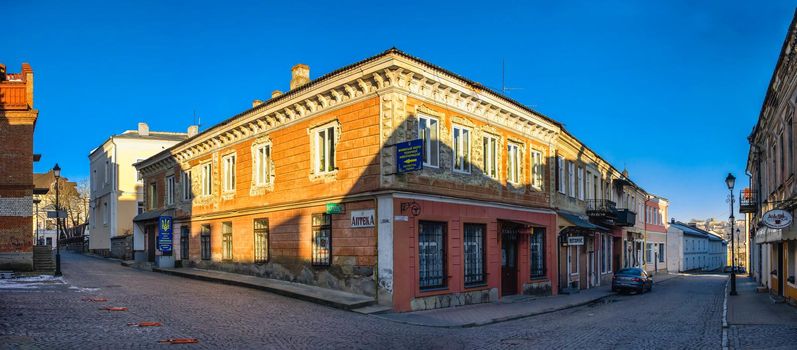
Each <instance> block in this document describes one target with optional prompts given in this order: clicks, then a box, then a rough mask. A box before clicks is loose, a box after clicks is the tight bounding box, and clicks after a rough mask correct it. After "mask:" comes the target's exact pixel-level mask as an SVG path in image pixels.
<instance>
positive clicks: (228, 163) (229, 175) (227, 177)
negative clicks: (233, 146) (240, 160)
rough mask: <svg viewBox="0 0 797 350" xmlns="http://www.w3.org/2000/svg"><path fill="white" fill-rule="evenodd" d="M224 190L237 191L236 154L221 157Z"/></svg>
mask: <svg viewBox="0 0 797 350" xmlns="http://www.w3.org/2000/svg"><path fill="white" fill-rule="evenodd" d="M221 164H222V166H221V169H222V187H221V189H222V191H223V192H235V154H234V153H233V154H228V155H226V156H223V157H221Z"/></svg>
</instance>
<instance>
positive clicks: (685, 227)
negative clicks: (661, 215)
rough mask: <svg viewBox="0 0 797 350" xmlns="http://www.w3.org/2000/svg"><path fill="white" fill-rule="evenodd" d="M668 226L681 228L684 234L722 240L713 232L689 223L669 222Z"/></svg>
mask: <svg viewBox="0 0 797 350" xmlns="http://www.w3.org/2000/svg"><path fill="white" fill-rule="evenodd" d="M670 227H675V228H677V229H679V230H681V231H682V232H683V233H684V234H685V235H687V234H688V235H690V236H695V237H700V238H707V239H709V240H711V241H723V239H722V238H720V237H718V236H717V235H716V234H713V233H711V232H708V231H704V230H701V229H699V228H697V227H692V226H689V224H685V223H683V222H680V221H676V222H671V223H670Z"/></svg>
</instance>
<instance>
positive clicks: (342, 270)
mask: <svg viewBox="0 0 797 350" xmlns="http://www.w3.org/2000/svg"><path fill="white" fill-rule="evenodd" d="M183 265H184V266H191V267H197V268H201V269H210V270H218V271H224V272H231V273H240V274H246V275H252V276H258V277H265V278H272V279H278V280H283V281H289V282H296V283H303V284H307V285H311V286H317V287H323V288H329V289H335V290H341V291H344V292H349V293H355V294H361V295H367V296H370V297H376V279H375V276H374V269H373V268H372V267H365V266H350V265H345V266H341V265H332V266H326V267H313V266H311V265H310V264H309V263H308V262H307V261H301V260H294V259H290V258H280V259H272V261H270V262H268V263H263V264H254V263H238V262H219V261H208V260H201V261H191V262H190V263H188V264H186V262H183Z"/></svg>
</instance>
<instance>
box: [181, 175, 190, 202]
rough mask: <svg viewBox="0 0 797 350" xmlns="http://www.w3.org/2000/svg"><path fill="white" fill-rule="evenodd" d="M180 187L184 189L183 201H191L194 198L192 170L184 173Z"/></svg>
mask: <svg viewBox="0 0 797 350" xmlns="http://www.w3.org/2000/svg"><path fill="white" fill-rule="evenodd" d="M180 185H181V186H182V188H183V201H190V200H191V199H192V198H193V191H192V189H191V170H186V171H183V178H182V182H181V183H180Z"/></svg>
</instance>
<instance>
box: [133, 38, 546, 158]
mask: <svg viewBox="0 0 797 350" xmlns="http://www.w3.org/2000/svg"><path fill="white" fill-rule="evenodd" d="M391 54H393V55H398V56H401V57H404V58H407V59H410V60H412V61H415V62H416V63H419V64H421V65H424V66H427V67H428V68H431V69H435V70H438V71H440V72H441V73H443V74H446V75H449V76H451V77H453V78H455V79H459V80H461V81H463V82H464V83H466V84H469V85H471V87H472V88H474V89H478V90H480V91H482V92H488V93H490V94H492V95H493V96H495V97H496V98H498V99H501V100H504V101H506V102H508V103H510V104H512V105H514V106H515V107H518V108H520V109H522V110H525V111H527V112H529V113H531V114H534V115H535V116H538V117H540V118H541V119H543V120H545V121H547V122H549V123H551V124H553V125H555V126H556V127H559V128H562V123H560V122H558V121H556V120H554V119H552V118H550V117H548V116H546V115H544V114H542V113H540V112H537V111H536V110H534V109H532V108H531V107H528V106H526V105H524V104H522V103H520V102H518V101H516V100H514V99H512V98H509V97H507V96H505V95H503V94H500V93H498V92H496V91H494V90H492V89H490V88H488V87H485V86H484V85H482V84H480V83H478V82H475V81H473V80H470V79H468V78H465V77H463V76H461V75H459V74H456V73H454V72H451V71H449V70H447V69H445V68H442V67H440V66H438V65H435V64H432V63H430V62H428V61H425V60H423V59H420V58H418V57H415V56H412V55H410V54H408V53H406V52H404V51H401V50H399V49H397V48H395V47H393V48H390V49H388V50H385V51H383V52H382V53H379V54H377V55H374V56H371V57H368V58H366V59H363V60H361V61H358V62H355V63H352V64H350V65H348V66H344V67H341V68H338V69H336V70H333V71H331V72H329V73H327V74H324V75H322V76H320V77H318V78H316V79H313V80H311V81H310V82H308V83H307V84H304V85H301V86H299V87H296V88H295V89H291V90H288V91H286V92H285V93H284V94H282V95H279V96H277V97H273V98H271V99H269V100H267V101H265V102H264V103H261V104H259V105H257V106H254V107H252V108H249V109H247V110H244V111H242V112H240V113H238V114H236V115H234V116H232V117H230V118H227V119H225V120H223V121H221V122H219V123H217V124H215V125H213V126H211V127H210V128H208V129H206V130H205V131H202V132H200V133H198V134H196V135H194V136H192V137H190V138H188V139H185V140H183V141H181V142H180V143H178V144H176V145H173V146H171V147H169V148H167V149H165V150H163V151H161V152H159V153H157V154H155V155H153V156H152V157H150V158H149V159H155V158H158V157H159V156H160V155H163V154H165V153H168V152H171V151H172V150H173V149H175V148H177V147H180V146H182V145H183V144H185V143H187V142H189V141H191V140H193V139H195V138H199V137H202V136H203V135H205V134H209V133H211V132H213V131H215V130H217V129H220V128H222V127H224V126H226V125H227V124H230V123H231V122H233V121H235V120H236V119H238V118H239V117H241V116H244V115H246V114H248V113H250V112H253V111H258V110H262V109H266V108H268V107H269V106H271V105H273V104H276V103H277V102H281V101H283V100H286V99H289V98H292V97H294V96H296V95H298V94H300V93H302V92H304V91H305V90H308V89H310V88H312V87H313V86H316V85H319V84H321V83H323V82H324V81H326V80H328V79H330V78H332V77H334V76H336V75H338V74H341V73H343V72H346V71H350V70H353V69H355V68H357V67H359V66H361V65H364V64H367V63H370V62H373V61H375V60H378V59H380V58H383V57H386V56H388V55H391Z"/></svg>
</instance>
